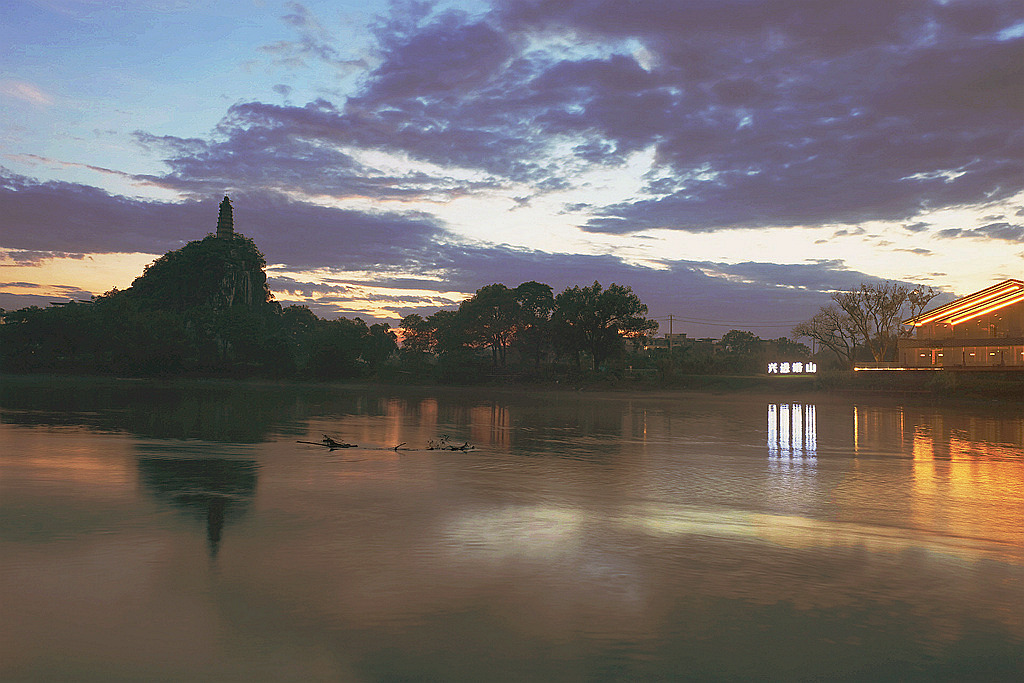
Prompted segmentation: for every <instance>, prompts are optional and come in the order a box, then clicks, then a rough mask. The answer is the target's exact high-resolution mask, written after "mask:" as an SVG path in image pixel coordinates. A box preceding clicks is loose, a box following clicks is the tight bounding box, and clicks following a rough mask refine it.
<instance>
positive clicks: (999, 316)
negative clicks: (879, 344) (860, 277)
mask: <svg viewBox="0 0 1024 683" xmlns="http://www.w3.org/2000/svg"><path fill="white" fill-rule="evenodd" d="M903 324H904V325H909V326H911V327H912V328H913V336H912V337H908V338H902V339H900V340H899V344H898V353H899V361H898V362H899V364H900V365H901V366H903V367H907V368H929V367H931V368H949V369H1003V370H1024V281H1021V280H1006V281H1004V282H1000V283H999V284H997V285H993V286H991V287H988V288H986V289H983V290H981V291H978V292H975V293H974V294H969V295H967V296H965V297H961V298H959V299H957V300H955V301H951V302H949V303H948V304H943V305H942V306H938V307H936V308H933V309H931V310H929V311H925V312H923V313H921V314H920V315H917V316H915V317H913V318H910V319H909V320H904V321H903Z"/></svg>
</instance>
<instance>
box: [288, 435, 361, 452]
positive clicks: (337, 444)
mask: <svg viewBox="0 0 1024 683" xmlns="http://www.w3.org/2000/svg"><path fill="white" fill-rule="evenodd" d="M296 443H308V444H309V445H310V446H325V447H327V448H328V449H329V450H332V451H333V450H334V449H335V448H357V447H358V446H357V445H356V444H354V443H345V442H344V441H335V440H334V439H332V438H331V437H329V436H327V435H326V434H324V438H323V440H322V441H296Z"/></svg>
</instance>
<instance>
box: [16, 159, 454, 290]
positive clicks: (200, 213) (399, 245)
mask: <svg viewBox="0 0 1024 683" xmlns="http://www.w3.org/2000/svg"><path fill="white" fill-rule="evenodd" d="M233 197H234V202H235V207H236V208H235V226H236V229H237V230H238V231H239V232H242V233H244V234H246V235H248V236H250V237H253V238H254V239H256V241H257V242H258V243H259V245H260V246H261V248H263V249H264V251H265V252H266V253H268V254H269V255H270V260H271V261H272V262H280V263H288V264H289V265H290V266H291V267H293V268H306V267H310V268H312V267H321V266H326V267H332V268H338V269H353V270H360V269H368V268H380V269H392V268H393V269H401V268H408V267H417V266H418V265H419V264H420V263H424V262H428V261H429V260H430V259H431V256H430V252H431V250H432V248H433V245H434V244H435V243H436V242H437V241H438V240H442V239H445V238H449V237H450V235H448V233H446V232H445V231H444V230H443V228H442V227H441V226H440V225H439V224H438V223H437V222H436V221H434V220H433V219H431V218H429V217H426V216H422V215H418V214H399V213H387V212H379V213H370V212H361V211H354V210H343V209H332V208H327V207H322V206H317V205H314V204H309V203H305V202H298V201H293V200H290V199H288V198H287V197H285V196H283V195H281V194H277V193H250V194H246V193H244V192H243V193H238V194H235V195H233ZM219 199H220V197H219V196H217V195H214V196H209V195H208V196H207V197H206V198H204V199H201V200H189V201H183V202H178V203H169V202H157V201H143V200H139V199H133V198H129V197H123V196H116V195H111V194H108V193H106V192H104V191H102V190H100V189H97V188H94V187H90V186H87V185H80V184H76V183H66V182H46V183H40V182H36V181H33V180H31V179H29V178H26V177H24V176H19V175H16V174H12V173H8V172H3V171H2V170H0V214H2V215H3V216H4V221H5V227H6V228H7V230H5V232H4V235H3V237H2V238H0V246H2V247H6V248H8V249H14V250H23V251H29V252H54V251H69V252H71V251H75V252H86V253H132V252H141V253H156V254H159V253H163V252H166V251H170V250H172V249H177V248H178V247H180V246H182V245H183V244H184V243H185V242H187V241H189V240H193V239H201V238H202V237H203V236H204V235H206V234H207V233H208V232H212V231H213V230H214V228H215V227H216V216H217V204H218V202H219Z"/></svg>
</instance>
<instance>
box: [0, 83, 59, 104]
mask: <svg viewBox="0 0 1024 683" xmlns="http://www.w3.org/2000/svg"><path fill="white" fill-rule="evenodd" d="M0 93H2V94H4V95H6V96H8V97H13V98H15V99H17V100H21V101H22V102H28V103H29V104H33V105H35V106H37V107H48V106H50V105H51V104H53V103H54V99H53V97H52V96H51V95H49V94H48V93H46V92H43V90H42V89H40V88H39V87H38V86H35V85H33V84H31V83H27V82H25V81H14V80H3V81H0Z"/></svg>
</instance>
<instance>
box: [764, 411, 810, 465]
mask: <svg viewBox="0 0 1024 683" xmlns="http://www.w3.org/2000/svg"><path fill="white" fill-rule="evenodd" d="M768 455H769V457H772V458H809V459H814V458H816V457H817V456H818V420H817V411H816V409H815V406H814V404H810V403H804V404H801V403H769V404H768Z"/></svg>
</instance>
